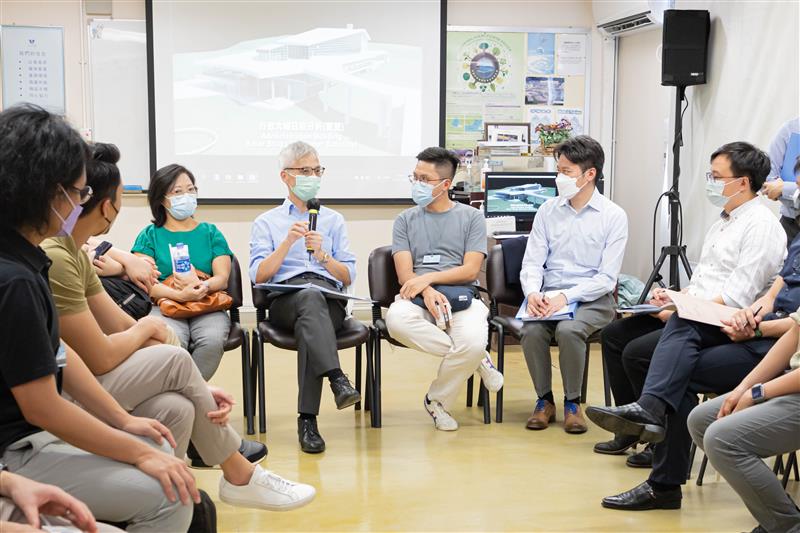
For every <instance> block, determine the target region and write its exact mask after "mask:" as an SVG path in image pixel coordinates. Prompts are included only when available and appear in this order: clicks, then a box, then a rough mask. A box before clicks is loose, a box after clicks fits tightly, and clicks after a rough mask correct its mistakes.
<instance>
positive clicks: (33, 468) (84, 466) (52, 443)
mask: <svg viewBox="0 0 800 533" xmlns="http://www.w3.org/2000/svg"><path fill="white" fill-rule="evenodd" d="M141 440H143V441H144V442H146V443H148V444H149V445H151V446H154V447H158V446H157V445H156V444H155V443H154V442H153V441H151V440H150V439H141ZM161 450H162V451H164V452H165V453H172V448H170V446H169V444H168V443H167V442H166V441H164V444H163V445H162V446H161ZM1 460H2V462H3V463H5V464H6V465H7V466H8V469H9V471H11V472H14V473H15V474H19V475H21V476H25V477H27V478H29V479H33V480H34V481H39V482H40V483H49V484H51V485H55V486H56V487H60V488H62V489H63V490H65V491H67V492H68V493H69V494H71V495H72V496H74V497H76V498H78V499H79V500H81V501H82V502H83V503H85V504H86V505H87V506H88V507H89V510H91V511H92V514H94V516H95V518H96V519H97V520H103V521H107V522H127V523H128V524H129V525H128V529H127V530H128V531H153V532H157V533H166V532H170V533H172V532H181V533H183V532H185V531H186V530H187V529H188V528H189V523H190V522H191V521H192V513H193V511H194V507H193V506H192V504H191V503H190V504H189V505H183V504H181V502H180V500H177V501H176V502H175V503H170V501H169V500H167V497H166V496H165V494H164V490H163V489H162V488H161V484H160V483H159V482H158V480H156V479H155V478H152V477H150V476H148V475H147V474H145V473H144V472H142V471H141V470H139V469H137V468H136V467H135V466H132V465H129V464H125V463H119V462H117V461H114V460H112V459H108V458H106V457H100V456H99V455H93V454H91V453H89V452H85V451H83V450H80V449H78V448H75V447H74V446H71V445H69V444H67V443H65V442H63V441H61V440H59V439H58V437H56V436H54V435H52V434H50V433H47V432H46V431H41V432H39V433H35V434H33V435H30V436H28V437H25V438H23V439H20V440H18V441H17V442H15V443H13V444H11V445H10V446H8V448H6V450H5V452H4V453H3V455H2V459H1Z"/></svg>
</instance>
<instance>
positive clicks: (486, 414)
mask: <svg viewBox="0 0 800 533" xmlns="http://www.w3.org/2000/svg"><path fill="white" fill-rule="evenodd" d="M480 387H481V388H480V393H479V394H480V396H479V397H478V398H479V399H480V398H483V402H482V403H483V423H484V424H491V423H492V407H491V400H490V398H489V389H487V388H486V387H485V386H484V385H483V380H481V385H480Z"/></svg>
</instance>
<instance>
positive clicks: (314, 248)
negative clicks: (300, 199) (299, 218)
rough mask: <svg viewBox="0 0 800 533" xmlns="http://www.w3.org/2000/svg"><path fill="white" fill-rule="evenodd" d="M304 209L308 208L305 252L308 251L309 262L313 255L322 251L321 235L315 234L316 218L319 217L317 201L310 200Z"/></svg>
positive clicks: (314, 199)
mask: <svg viewBox="0 0 800 533" xmlns="http://www.w3.org/2000/svg"><path fill="white" fill-rule="evenodd" d="M306 207H307V208H308V232H306V250H307V251H308V260H309V261H311V258H312V257H313V256H314V254H315V253H316V252H319V251H320V250H321V249H322V235H320V234H319V233H317V217H318V216H319V209H320V205H319V200H317V199H316V198H312V199H310V200H309V201H308V202H307V203H306Z"/></svg>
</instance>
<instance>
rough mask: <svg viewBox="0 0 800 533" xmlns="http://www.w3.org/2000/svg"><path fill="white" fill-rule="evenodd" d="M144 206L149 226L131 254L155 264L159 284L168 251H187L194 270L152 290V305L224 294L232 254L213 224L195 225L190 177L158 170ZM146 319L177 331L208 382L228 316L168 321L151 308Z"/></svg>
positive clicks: (182, 171)
mask: <svg viewBox="0 0 800 533" xmlns="http://www.w3.org/2000/svg"><path fill="white" fill-rule="evenodd" d="M147 201H148V202H149V204H150V211H151V212H152V213H153V223H152V224H150V225H149V226H147V227H146V228H144V229H143V230H142V231H141V232H140V233H139V236H138V237H136V242H135V243H134V244H133V248H132V250H131V251H132V252H133V253H134V254H136V255H139V256H142V257H145V258H149V259H150V260H151V261H154V262H155V264H156V268H157V269H158V271H159V273H160V275H159V281H162V282H163V281H164V280H166V279H167V278H168V277H170V276H171V275H172V255H171V254H170V246H175V245H176V244H178V243H183V244H185V245H187V247H188V248H189V255H190V258H191V261H192V267H193V268H192V272H191V273H190V274H189V275H187V276H186V277H183V276H181V277H177V276H176V277H175V278H174V280H175V288H171V287H168V286H167V285H165V284H163V283H156V284H155V285H153V286H152V288H151V290H150V297H151V298H152V299H153V302H156V303H157V302H158V300H159V299H161V298H169V299H170V300H174V301H176V302H193V301H197V300H202V299H203V298H204V297H205V296H206V295H207V294H209V293H213V292H215V291H224V290H225V289H227V288H228V276H229V275H230V272H231V257H232V256H233V252H231V250H230V248H228V243H227V241H226V240H225V237H224V236H223V235H222V233H221V232H220V231H219V230H218V229H217V227H216V226H215V225H214V224H209V223H208V222H198V221H197V219H195V217H194V212H195V209H196V208H197V188H196V187H195V179H194V175H192V173H191V172H189V170H187V169H186V168H184V167H182V166H180V165H167V166H165V167H162V168H160V169H158V170H156V172H155V174H153V176H152V177H151V178H150V185H149V188H148V189H147ZM195 269H197V270H199V271H200V272H203V273H205V274H207V275H208V276H210V277H209V279H207V280H205V281H202V282H201V281H200V279H199V278H198V277H197V271H196V270H195ZM150 314H151V315H152V316H154V317H157V318H160V319H162V320H163V321H164V322H166V323H167V325H169V326H170V327H171V328H172V329H173V330H175V333H177V334H178V338H179V339H180V341H181V346H183V347H184V348H185V349H187V350H188V351H189V353H191V354H192V359H194V362H195V363H196V364H197V368H199V369H200V374H202V376H203V379H205V380H206V381H208V380H209V379H211V376H213V375H214V372H216V371H217V367H218V366H219V362H220V360H221V359H222V354H223V353H225V349H224V345H225V339H227V338H228V332H229V331H230V328H231V322H230V317H229V316H228V313H227V312H225V311H212V312H209V313H204V314H201V315H198V316H193V317H191V318H171V317H165V316H164V315H162V314H161V311H160V309H159V307H158V305H153V310H152V311H151V312H150Z"/></svg>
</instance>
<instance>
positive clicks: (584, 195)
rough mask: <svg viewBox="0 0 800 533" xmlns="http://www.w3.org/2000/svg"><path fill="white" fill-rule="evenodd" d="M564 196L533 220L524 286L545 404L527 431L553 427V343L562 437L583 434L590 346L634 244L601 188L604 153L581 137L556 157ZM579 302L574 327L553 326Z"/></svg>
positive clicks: (529, 337) (528, 355)
mask: <svg viewBox="0 0 800 533" xmlns="http://www.w3.org/2000/svg"><path fill="white" fill-rule="evenodd" d="M555 155H556V157H557V159H558V162H557V168H558V173H559V174H558V177H557V178H556V185H557V187H558V193H559V195H558V197H556V198H553V199H551V200H548V201H547V202H545V203H544V204H543V205H542V207H540V208H539V211H538V212H537V213H536V217H535V218H534V220H533V228H532V230H531V234H530V236H529V237H528V245H527V248H526V250H525V257H524V258H523V261H522V270H521V272H520V276H519V277H520V282H521V284H522V289H523V291H524V293H525V297H526V298H527V304H528V305H527V311H528V314H529V315H530V316H531V317H533V318H538V319H540V320H543V321H538V322H530V323H528V324H526V325H525V327H524V329H523V331H522V349H523V351H524V353H525V360H526V362H527V363H528V370H529V371H530V373H531V378H532V379H533V385H534V388H535V389H536V394H537V395H538V397H539V399H538V401H537V402H536V408H535V409H534V412H533V415H532V416H531V417H530V419H528V423H527V425H526V427H527V428H528V429H545V428H547V427H548V425H549V424H550V423H551V422H554V421H555V399H554V397H553V392H552V375H551V361H550V341H551V340H552V339H553V337H555V339H556V341H557V342H558V348H559V367H560V368H561V379H562V381H563V384H564V430H565V431H566V432H567V433H583V432H585V431H586V421H585V420H584V418H583V414H582V413H581V408H580V396H581V385H582V383H583V372H584V366H585V364H586V339H587V338H588V337H589V335H591V334H592V333H594V332H596V331H598V330H600V329H602V328H603V327H604V326H606V325H607V324H608V323H609V322H611V320H612V319H613V318H614V308H615V304H614V296H613V293H614V287H615V286H616V283H617V277H618V276H619V271H620V268H621V266H622V257H623V255H624V254H625V244H626V242H627V240H628V217H627V216H626V215H625V212H624V211H623V210H622V208H620V207H619V206H618V205H616V204H615V203H613V202H612V201H611V200H608V199H607V198H605V197H604V196H603V195H602V194H600V192H599V191H597V189H596V188H595V182H596V180H598V179H602V176H603V162H604V159H605V157H604V154H603V148H602V147H601V146H600V144H599V143H598V142H597V141H595V140H594V139H592V138H590V137H587V136H585V135H581V136H578V137H573V138H571V139H568V140H567V141H565V142H564V143H563V144H561V145H560V146H559V147H558V148H557V149H556V151H555ZM573 303H577V304H578V307H577V311H576V313H575V318H574V320H564V321H547V318H548V317H549V316H551V315H552V314H553V313H554V312H556V311H558V310H559V309H561V308H563V307H564V306H566V305H568V304H573Z"/></svg>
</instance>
